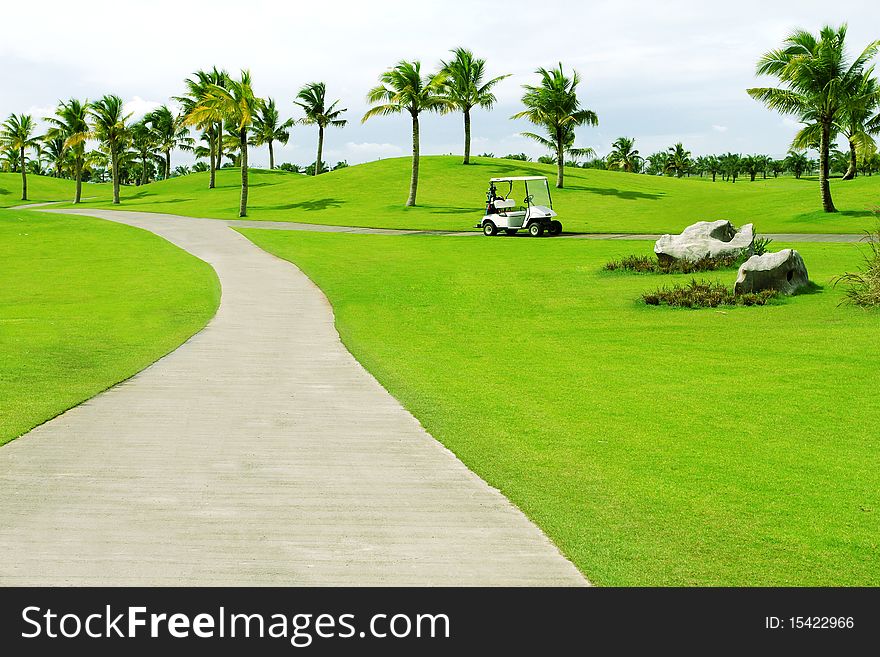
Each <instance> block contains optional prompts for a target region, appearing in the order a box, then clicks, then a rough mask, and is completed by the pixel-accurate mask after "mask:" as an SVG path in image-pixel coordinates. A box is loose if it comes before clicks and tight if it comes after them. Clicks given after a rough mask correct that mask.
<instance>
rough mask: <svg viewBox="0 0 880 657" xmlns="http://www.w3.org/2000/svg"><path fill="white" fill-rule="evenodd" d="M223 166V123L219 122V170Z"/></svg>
mask: <svg viewBox="0 0 880 657" xmlns="http://www.w3.org/2000/svg"><path fill="white" fill-rule="evenodd" d="M222 164H223V121H218V122H217V168H218V169H219V168H220V166H221V165H222Z"/></svg>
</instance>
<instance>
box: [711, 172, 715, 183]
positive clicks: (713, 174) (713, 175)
mask: <svg viewBox="0 0 880 657" xmlns="http://www.w3.org/2000/svg"><path fill="white" fill-rule="evenodd" d="M712 182H715V172H714V171H713V172H712Z"/></svg>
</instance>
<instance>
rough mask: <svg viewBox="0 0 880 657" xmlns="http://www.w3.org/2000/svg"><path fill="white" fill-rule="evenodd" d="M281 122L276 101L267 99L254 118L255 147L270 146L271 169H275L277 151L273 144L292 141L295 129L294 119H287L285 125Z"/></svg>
mask: <svg viewBox="0 0 880 657" xmlns="http://www.w3.org/2000/svg"><path fill="white" fill-rule="evenodd" d="M280 121H281V118H280V117H279V116H278V108H277V107H275V101H274V100H272V99H271V98H267V99H266V102H265V103H264V104H263V106H262V107H261V108H260V111H259V113H258V114H257V115H256V116H255V117H254V129H253V144H254V146H262V145H263V144H269V169H274V168H275V151H274V149H273V148H272V144H273V143H274V142H276V141H277V142H279V143H281V144H286V143H287V142H288V140H289V139H290V128H291V127H293V119H287V120H286V121H284V122H283V123H281V122H280Z"/></svg>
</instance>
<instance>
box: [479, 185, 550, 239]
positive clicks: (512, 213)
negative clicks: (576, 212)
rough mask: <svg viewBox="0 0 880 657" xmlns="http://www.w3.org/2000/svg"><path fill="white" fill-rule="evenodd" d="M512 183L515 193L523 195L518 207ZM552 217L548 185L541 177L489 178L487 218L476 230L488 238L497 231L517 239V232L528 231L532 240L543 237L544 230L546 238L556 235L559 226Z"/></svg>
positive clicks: (484, 218)
mask: <svg viewBox="0 0 880 657" xmlns="http://www.w3.org/2000/svg"><path fill="white" fill-rule="evenodd" d="M514 183H516V191H517V192H519V191H521V192H522V203H521V204H518V203H517V202H516V199H515V198H514V194H513V192H514ZM505 184H506V186H507V189H506V190H505V189H504V186H505ZM499 185H500V186H501V190H499V189H498V187H499ZM555 216H556V213H555V212H554V211H553V202H552V201H551V200H550V185H548V184H547V179H546V178H545V177H544V176H518V177H514V178H492V179H491V180H490V181H489V191H488V192H486V216H485V217H483V220H482V221H481V222H480V223H479V224H477V225H476V226H475V228H482V229H483V234H484V235H488V236H492V235H497V234H498V231H499V230H503V231H504V232H505V233H507V234H508V235H516V233H517V231H519V230H520V229H526V230H528V231H529V235H531V236H533V237H539V236H541V235H543V234H544V231H545V230H546V231H547V233H548V234H549V235H559V233H561V232H562V224H561V223H560V222H559V221H557V220H556V219H554V218H553V217H555Z"/></svg>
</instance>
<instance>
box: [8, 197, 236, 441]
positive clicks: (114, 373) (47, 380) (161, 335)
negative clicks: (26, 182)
mask: <svg viewBox="0 0 880 657" xmlns="http://www.w3.org/2000/svg"><path fill="white" fill-rule="evenodd" d="M0 252H2V254H3V256H2V257H0V281H2V284H0V354H2V356H3V357H2V358H0V444H2V443H5V442H8V441H9V440H11V439H13V438H15V437H16V436H18V435H20V434H22V433H24V432H25V431H27V430H28V429H30V428H32V427H34V426H35V425H37V424H40V423H41V422H45V421H46V420H48V419H50V418H52V417H53V416H55V415H57V414H58V413H60V412H62V411H64V410H66V409H68V408H70V407H71V406H75V405H76V404H78V403H80V402H82V401H83V400H85V399H88V398H89V397H91V396H93V395H95V394H96V393H98V392H100V391H101V390H104V389H105V388H107V387H109V386H111V385H113V384H114V383H116V382H118V381H121V380H123V379H126V378H128V377H130V376H131V375H133V374H135V373H136V372H138V371H139V370H141V369H143V368H144V367H145V366H147V365H148V364H150V363H151V362H153V361H155V360H156V359H158V358H159V357H161V356H162V355H164V354H166V353H167V352H169V351H171V350H172V349H174V348H176V347H177V346H178V345H179V344H181V343H182V342H183V341H184V340H186V339H187V338H188V337H189V336H191V335H192V334H193V333H195V332H196V331H198V330H199V329H201V328H202V327H203V326H204V325H205V324H206V323H207V322H208V320H209V319H210V318H211V317H212V316H213V315H214V312H215V311H216V309H217V305H218V303H219V299H220V289H219V286H218V283H217V277H216V275H215V274H214V270H213V269H211V267H209V266H208V265H207V264H205V263H204V262H202V261H201V260H198V259H197V258H194V257H192V256H190V255H189V254H187V253H186V252H184V251H182V250H180V249H178V248H177V247H175V246H172V245H171V244H170V243H168V242H166V241H165V240H163V239H160V238H159V237H156V236H155V235H152V234H150V233H148V232H146V231H142V230H138V229H136V228H130V227H128V226H122V225H119V224H114V223H111V222H106V221H101V220H98V219H91V218H88V217H75V216H59V215H51V214H46V213H40V212H28V211H10V210H0ZM72 439H73V438H72Z"/></svg>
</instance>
